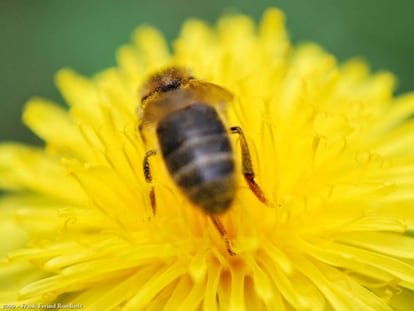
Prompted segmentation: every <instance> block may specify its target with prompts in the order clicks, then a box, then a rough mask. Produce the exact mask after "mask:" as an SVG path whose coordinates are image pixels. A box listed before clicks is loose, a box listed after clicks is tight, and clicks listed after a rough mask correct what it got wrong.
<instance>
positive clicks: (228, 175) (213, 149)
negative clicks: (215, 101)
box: [157, 104, 235, 213]
mask: <svg viewBox="0 0 414 311" xmlns="http://www.w3.org/2000/svg"><path fill="white" fill-rule="evenodd" d="M157 136H158V140H159V144H160V149H161V152H162V155H163V158H164V160H165V163H166V166H167V168H168V171H169V172H170V174H171V176H172V178H173V179H174V181H175V182H176V183H177V185H178V186H179V187H180V188H181V190H182V191H183V193H184V194H185V195H186V196H187V197H188V198H189V199H190V200H191V201H192V202H193V203H194V204H195V205H198V206H199V207H201V208H203V209H204V210H205V211H206V212H208V213H220V212H224V211H225V210H226V209H228V208H229V206H230V204H231V202H232V200H233V197H234V192H235V177H234V160H233V151H232V148H231V144H230V141H229V138H228V135H227V131H226V129H225V127H224V125H223V123H222V121H221V120H220V118H219V116H218V114H217V112H216V111H215V109H214V108H213V107H211V106H209V105H207V104H193V105H190V106H188V107H186V108H184V109H181V110H178V111H175V112H173V113H171V114H170V115H168V116H167V117H166V118H164V119H163V120H162V121H160V122H159V124H158V127H157Z"/></svg>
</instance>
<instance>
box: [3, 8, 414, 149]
mask: <svg viewBox="0 0 414 311" xmlns="http://www.w3.org/2000/svg"><path fill="white" fill-rule="evenodd" d="M269 6H277V7H279V8H281V9H283V10H284V11H285V13H286V16H287V25H288V29H289V32H290V35H291V38H292V40H293V42H295V43H296V42H301V41H314V42H317V43H319V44H320V45H322V46H323V47H324V48H325V49H327V50H328V51H330V52H332V53H333V54H334V55H335V56H337V58H338V59H339V60H340V61H343V60H346V59H348V58H350V57H354V56H361V57H363V58H365V59H366V60H367V61H368V62H369V64H370V65H371V67H372V68H373V70H375V71H376V70H390V71H392V72H394V73H395V74H396V75H397V76H398V78H399V87H398V90H397V92H399V93H401V92H405V91H409V90H413V89H414V75H413V73H414V59H413V55H414V40H413V37H412V36H413V35H412V31H413V29H414V19H413V18H412V16H411V15H412V12H414V2H412V1H408V0H397V1H393V2H391V1H387V0H377V1H375V0H366V1H364V2H362V1H357V0H348V1H339V0H332V1H329V0H312V1H307V0H290V1H287V0H285V1H265V0H259V1H255V2H253V1H249V0H242V1H236V0H230V1H219V0H213V1H200V0H196V1H189V0H177V1H161V0H152V1H149V0H145V1H138V0H136V1H133V0H122V1H114V0H112V1H108V0H70V1H67V0H43V1H33V0H19V1H16V0H0V44H1V45H0V73H1V75H0V140H2V141H3V140H18V141H23V142H28V143H35V144H40V143H41V142H40V140H38V139H37V138H36V137H35V136H34V135H33V134H31V132H30V131H29V130H28V129H26V128H25V127H24V126H23V125H22V123H21V112H22V109H23V106H24V103H25V102H26V101H27V99H28V98H30V97H31V96H35V95H36V96H43V97H46V98H50V99H52V100H55V101H58V102H61V103H63V100H62V98H61V97H60V95H59V93H58V92H57V90H56V88H55V86H54V83H53V77H54V74H55V72H56V71H57V70H58V69H60V68H62V67H71V68H74V69H75V70H77V71H78V72H80V73H82V74H85V75H91V74H93V73H95V72H97V71H100V70H101V69H103V68H106V67H109V66H112V65H114V64H115V57H114V55H115V51H116V49H117V47H119V46H120V45H122V44H125V43H128V42H129V38H130V34H131V33H132V31H133V30H134V28H135V27H136V26H137V25H140V24H142V23H147V24H152V25H154V26H156V27H158V28H159V29H160V30H161V31H162V32H163V33H164V34H165V35H166V36H167V38H168V39H169V40H172V39H173V38H174V37H175V36H176V35H177V33H178V32H179V29H180V25H181V23H182V22H183V21H184V20H185V19H187V18H189V17H198V18H202V19H204V20H206V21H208V22H210V23H214V22H215V21H216V20H217V18H219V17H220V16H221V15H222V14H223V13H225V12H232V11H238V12H242V13H246V14H248V15H251V16H252V17H254V18H255V19H256V20H258V19H259V18H260V16H261V14H262V13H263V11H264V9H265V8H267V7H269Z"/></svg>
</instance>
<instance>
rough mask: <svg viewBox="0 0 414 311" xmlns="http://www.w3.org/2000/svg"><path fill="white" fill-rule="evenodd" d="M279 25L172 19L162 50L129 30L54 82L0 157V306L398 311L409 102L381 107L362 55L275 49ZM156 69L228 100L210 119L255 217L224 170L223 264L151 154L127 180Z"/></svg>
mask: <svg viewBox="0 0 414 311" xmlns="http://www.w3.org/2000/svg"><path fill="white" fill-rule="evenodd" d="M283 20H284V18H283V14H282V13H281V12H280V11H278V10H276V9H269V10H268V11H266V13H265V14H264V17H263V19H262V21H261V23H260V25H259V26H258V27H257V28H256V27H255V25H254V22H253V21H252V20H251V19H250V18H248V17H246V16H231V17H225V18H222V19H221V20H220V21H219V22H218V25H217V27H215V28H211V27H209V26H207V25H206V24H204V23H203V22H201V21H198V20H190V21H187V22H186V23H185V25H184V27H183V29H182V32H181V34H180V36H179V38H178V39H177V40H176V41H175V42H174V44H173V51H172V52H170V51H169V50H168V47H167V44H166V43H165V41H164V39H163V37H162V35H161V34H159V33H158V32H157V30H155V29H153V28H150V27H141V28H139V29H138V30H137V31H136V33H135V34H134V44H133V45H129V46H124V47H122V48H120V50H119V52H118V66H117V67H116V68H111V69H107V70H105V71H103V72H101V73H99V74H97V75H96V76H94V77H93V78H92V79H87V78H85V77H82V76H81V75H79V74H77V73H75V72H73V71H71V70H68V69H64V70H61V71H60V72H59V73H58V75H57V79H56V81H57V85H58V88H59V90H60V91H61V93H62V94H63V96H64V98H65V100H66V102H67V103H68V105H69V109H68V110H66V109H63V108H61V107H60V106H58V105H56V104H55V103H52V102H50V101H48V100H45V99H41V98H34V99H32V100H30V101H29V103H28V104H27V106H26V109H25V111H24V115H23V119H24V122H25V124H26V125H27V126H29V127H30V128H31V129H32V130H33V131H34V132H35V133H36V134H37V135H38V136H40V137H41V138H42V139H43V140H44V141H45V147H44V148H35V147H30V146H25V145H21V144H17V143H3V144H1V145H0V187H1V188H2V189H4V190H5V191H6V194H4V195H3V196H2V197H1V200H0V233H1V235H0V236H1V245H0V254H1V255H2V258H3V259H2V260H1V261H0V302H1V304H2V307H3V308H22V309H23V308H29V307H37V308H40V309H42V308H43V309H48V308H49V309H50V308H55V309H68V308H71V309H81V308H82V309H85V310H113V309H122V310H144V309H145V310H199V309H201V310H376V311H377V310H393V309H397V310H412V308H413V306H414V302H413V301H414V294H413V290H414V239H413V238H412V236H410V234H409V232H410V230H412V229H413V228H414V148H413V145H412V144H413V142H414V120H413V119H412V114H413V112H414V95H413V94H406V95H401V96H399V97H394V96H393V88H394V83H395V82H394V77H393V76H392V75H391V74H389V73H377V74H375V75H373V74H371V73H370V72H369V69H368V68H367V65H366V64H365V63H363V62H362V61H359V60H352V61H349V62H347V63H346V64H344V65H341V66H338V65H337V64H336V61H335V58H334V57H333V56H331V55H329V54H327V53H326V52H324V51H323V50H322V49H321V48H319V47H318V46H316V45H312V44H307V45H303V46H301V47H298V48H292V46H291V45H290V42H289V40H288V38H287V35H286V32H285V28H284V21H283ZM168 66H178V67H184V68H188V69H189V70H190V71H191V72H192V74H193V75H194V76H195V77H197V78H200V79H202V80H204V81H209V82H211V83H214V84H217V85H220V86H222V87H223V88H225V89H227V90H229V91H230V92H231V93H232V94H233V100H232V101H231V103H228V118H227V123H228V125H230V126H240V127H241V128H242V129H243V131H244V133H245V135H246V137H247V142H248V145H249V146H250V150H251V153H252V159H253V166H254V168H255V171H256V181H257V183H258V184H259V185H260V187H261V189H262V190H263V192H264V193H265V195H266V197H267V198H268V200H269V201H270V203H271V205H272V206H266V205H265V204H263V203H262V202H260V201H259V200H257V198H256V197H255V195H254V194H253V193H252V192H251V191H250V189H249V188H248V186H247V184H246V182H245V180H244V179H243V176H242V174H241V173H240V174H238V177H237V192H236V195H235V199H234V202H233V204H232V206H231V208H230V210H229V211H228V212H226V213H225V214H224V215H223V216H221V217H220V219H221V222H222V224H223V227H224V228H225V229H226V231H227V234H228V238H229V241H230V244H231V248H232V250H233V251H234V252H235V253H236V254H235V255H234V256H231V255H230V254H229V253H228V252H227V249H226V244H225V243H224V241H223V237H222V236H221V235H220V234H219V232H218V231H217V230H216V228H215V226H214V225H213V223H212V222H211V220H210V219H209V217H208V215H206V213H203V211H202V210H201V209H199V208H195V207H194V206H192V205H191V204H190V203H189V201H188V200H187V199H186V198H185V197H184V196H183V195H182V193H181V192H180V191H179V190H177V186H176V185H175V183H174V182H173V181H172V180H171V178H170V177H169V175H168V173H167V171H166V168H165V165H164V162H163V160H162V158H161V157H159V156H158V157H153V158H151V166H152V174H153V180H152V183H151V184H148V183H147V182H146V180H145V177H144V174H143V171H142V163H143V162H142V161H143V158H144V155H145V152H146V151H147V150H146V148H145V147H144V144H143V141H142V139H141V137H140V135H139V131H138V125H139V122H140V119H139V116H138V118H137V115H136V108H137V106H138V105H139V99H138V95H137V94H138V90H139V89H140V87H141V86H142V84H143V83H144V81H145V79H146V78H147V77H148V76H149V75H151V74H153V73H154V72H156V71H158V70H159V69H161V68H165V67H168ZM231 140H232V143H233V144H234V149H235V150H239V149H240V140H239V139H237V137H235V138H233V137H231ZM235 154H236V163H237V167H238V168H240V167H241V159H240V157H239V152H236V153H235ZM152 186H154V189H155V193H156V200H157V212H156V214H155V215H153V211H152V209H151V202H150V199H149V192H150V189H151V187H152Z"/></svg>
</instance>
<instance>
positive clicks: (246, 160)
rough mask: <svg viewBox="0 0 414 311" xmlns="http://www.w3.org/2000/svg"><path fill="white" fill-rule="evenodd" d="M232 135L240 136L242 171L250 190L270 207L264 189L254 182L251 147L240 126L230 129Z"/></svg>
mask: <svg viewBox="0 0 414 311" xmlns="http://www.w3.org/2000/svg"><path fill="white" fill-rule="evenodd" d="M230 131H231V133H232V134H239V136H240V147H241V156H242V170H243V175H244V178H245V179H246V182H247V184H248V185H249V188H250V190H251V191H252V192H253V193H254V195H255V196H256V197H257V198H258V199H259V201H261V202H263V203H264V204H266V205H270V204H269V202H268V200H267V199H266V197H265V195H264V193H263V191H262V189H260V187H259V185H258V184H257V183H256V181H255V180H254V176H255V174H254V170H253V164H252V159H251V156H250V151H249V146H248V145H247V140H246V137H245V136H244V133H243V130H242V129H241V127H239V126H233V127H231V128H230Z"/></svg>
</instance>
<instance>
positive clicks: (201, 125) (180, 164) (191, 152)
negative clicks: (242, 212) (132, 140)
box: [139, 67, 268, 255]
mask: <svg viewBox="0 0 414 311" xmlns="http://www.w3.org/2000/svg"><path fill="white" fill-rule="evenodd" d="M232 99H233V95H232V94H231V93H230V92H229V91H227V90H226V89H224V88H222V87H221V86H218V85H216V84H213V83H209V82H205V81H201V80H197V79H195V78H194V77H192V76H191V75H190V74H188V73H187V71H186V70H184V69H183V68H178V67H169V68H167V69H165V70H163V71H161V72H159V73H156V74H154V75H153V76H151V77H150V78H149V79H148V80H147V81H146V82H145V83H144V85H143V87H142V92H141V107H140V108H141V111H142V119H141V122H140V125H139V131H140V134H141V136H142V139H143V141H144V143H145V144H146V145H148V138H149V137H150V138H154V137H155V138H156V139H155V140H156V142H155V148H153V149H150V150H148V151H147V152H146V154H145V157H144V159H143V172H144V176H145V179H146V181H147V182H148V183H150V184H151V182H152V174H151V169H150V164H149V158H150V157H152V156H154V155H156V154H158V153H159V152H160V153H161V156H162V159H163V160H164V163H165V165H166V168H167V170H168V172H169V174H170V176H171V178H172V180H173V181H174V182H175V184H176V185H177V187H178V188H179V189H180V190H181V192H182V194H183V195H184V196H185V197H186V198H187V199H188V200H189V201H190V202H191V203H192V204H193V205H195V206H197V207H199V208H201V209H202V210H203V211H204V212H205V213H206V214H208V215H209V216H210V217H211V219H212V222H213V224H214V225H215V226H216V228H217V229H218V231H219V232H220V234H221V235H222V236H223V237H224V238H225V240H226V244H227V250H228V252H229V253H230V254H231V255H234V252H233V251H232V250H231V247H230V244H229V242H228V239H227V238H226V231H225V230H224V227H223V225H222V224H221V222H220V221H219V219H218V218H217V216H218V215H220V214H223V213H225V212H226V211H227V210H229V208H230V207H231V204H232V202H233V200H234V197H235V193H236V188H237V185H236V170H235V160H234V158H235V156H234V151H233V149H232V145H231V141H230V135H229V134H230V133H233V134H238V135H239V137H240V146H241V157H242V173H243V175H244V177H245V180H246V181H247V184H248V186H249V188H250V189H251V190H252V192H253V193H254V194H255V195H256V197H257V198H258V199H259V200H260V201H261V202H263V203H265V204H267V203H268V202H267V200H266V198H265V196H264V194H263V192H262V190H261V189H260V187H259V186H258V185H257V184H256V182H255V180H254V177H255V173H254V170H253V165H252V161H251V156H250V152H249V148H248V144H247V141H246V138H245V136H244V134H243V131H242V129H241V128H240V127H239V126H233V127H230V128H229V129H227V128H226V125H225V122H224V121H225V120H224V112H225V105H226V104H228V103H229V102H231V101H232ZM149 196H150V201H151V207H152V210H153V214H154V215H155V213H156V197H155V192H154V187H153V186H151V190H150V194H149Z"/></svg>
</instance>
